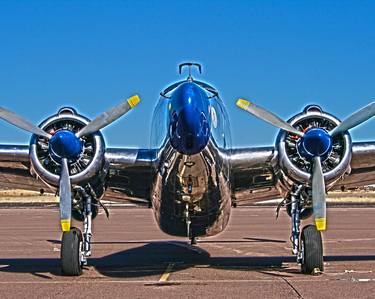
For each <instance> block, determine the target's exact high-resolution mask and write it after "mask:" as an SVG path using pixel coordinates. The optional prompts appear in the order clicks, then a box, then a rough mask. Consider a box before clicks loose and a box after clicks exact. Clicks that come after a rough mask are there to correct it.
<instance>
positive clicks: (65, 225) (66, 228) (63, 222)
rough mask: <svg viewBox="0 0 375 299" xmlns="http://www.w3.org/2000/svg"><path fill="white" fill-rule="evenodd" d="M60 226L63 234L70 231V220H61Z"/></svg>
mask: <svg viewBox="0 0 375 299" xmlns="http://www.w3.org/2000/svg"><path fill="white" fill-rule="evenodd" d="M60 224H61V230H62V231H63V232H68V231H70V219H61V221H60Z"/></svg>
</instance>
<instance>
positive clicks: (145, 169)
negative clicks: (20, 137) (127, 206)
mask: <svg viewBox="0 0 375 299" xmlns="http://www.w3.org/2000/svg"><path fill="white" fill-rule="evenodd" d="M155 157H156V151H154V150H146V149H120V148H119V149H117V148H107V149H106V153H105V159H106V161H107V163H109V165H110V168H109V176H108V180H107V182H106V184H107V192H106V198H107V199H109V198H111V199H113V198H114V199H117V200H128V201H129V200H130V201H132V202H136V203H140V204H142V203H143V204H148V203H149V197H150V196H149V192H150V186H151V182H152V178H153V169H154V168H153V165H154V164H153V163H155V159H156V158H155ZM0 189H24V190H31V191H40V190H41V189H44V190H46V191H48V192H55V191H56V190H55V188H54V187H52V186H49V185H48V184H46V183H45V182H44V181H42V180H40V179H39V178H38V177H37V176H36V175H35V173H34V172H33V170H32V169H31V167H30V160H29V146H28V145H0Z"/></svg>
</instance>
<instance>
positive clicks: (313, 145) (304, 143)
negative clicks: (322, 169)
mask: <svg viewBox="0 0 375 299" xmlns="http://www.w3.org/2000/svg"><path fill="white" fill-rule="evenodd" d="M298 149H299V152H300V154H301V155H302V156H304V157H305V158H314V157H322V158H326V157H327V156H328V154H329V153H330V151H331V150H332V138H331V136H329V134H328V133H327V131H326V130H324V129H321V128H312V129H310V130H308V131H307V132H306V133H305V135H304V136H303V137H302V138H301V140H300V142H299V144H298Z"/></svg>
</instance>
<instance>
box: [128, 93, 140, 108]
mask: <svg viewBox="0 0 375 299" xmlns="http://www.w3.org/2000/svg"><path fill="white" fill-rule="evenodd" d="M140 101H141V99H140V98H139V96H138V95H134V96H132V97H130V98H129V99H128V103H129V105H130V107H132V108H133V107H135V106H137V105H138V103H139V102H140Z"/></svg>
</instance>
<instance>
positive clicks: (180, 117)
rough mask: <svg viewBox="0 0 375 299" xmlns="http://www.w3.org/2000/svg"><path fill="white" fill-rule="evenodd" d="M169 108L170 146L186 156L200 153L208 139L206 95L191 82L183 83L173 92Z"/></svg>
mask: <svg viewBox="0 0 375 299" xmlns="http://www.w3.org/2000/svg"><path fill="white" fill-rule="evenodd" d="M170 106H171V110H170V124H169V137H170V140H171V144H172V146H173V147H174V148H175V149H176V150H177V151H178V152H180V153H182V154H186V155H194V154H197V153H199V152H201V151H202V150H203V149H204V148H205V147H206V145H207V143H208V140H209V138H210V126H209V123H208V117H207V115H208V97H207V94H206V93H205V92H204V91H203V90H202V88H201V87H199V86H198V85H196V84H195V83H193V82H187V83H183V84H181V85H180V86H179V87H178V88H177V89H176V90H175V91H174V93H173V95H172V99H171V105H170Z"/></svg>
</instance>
